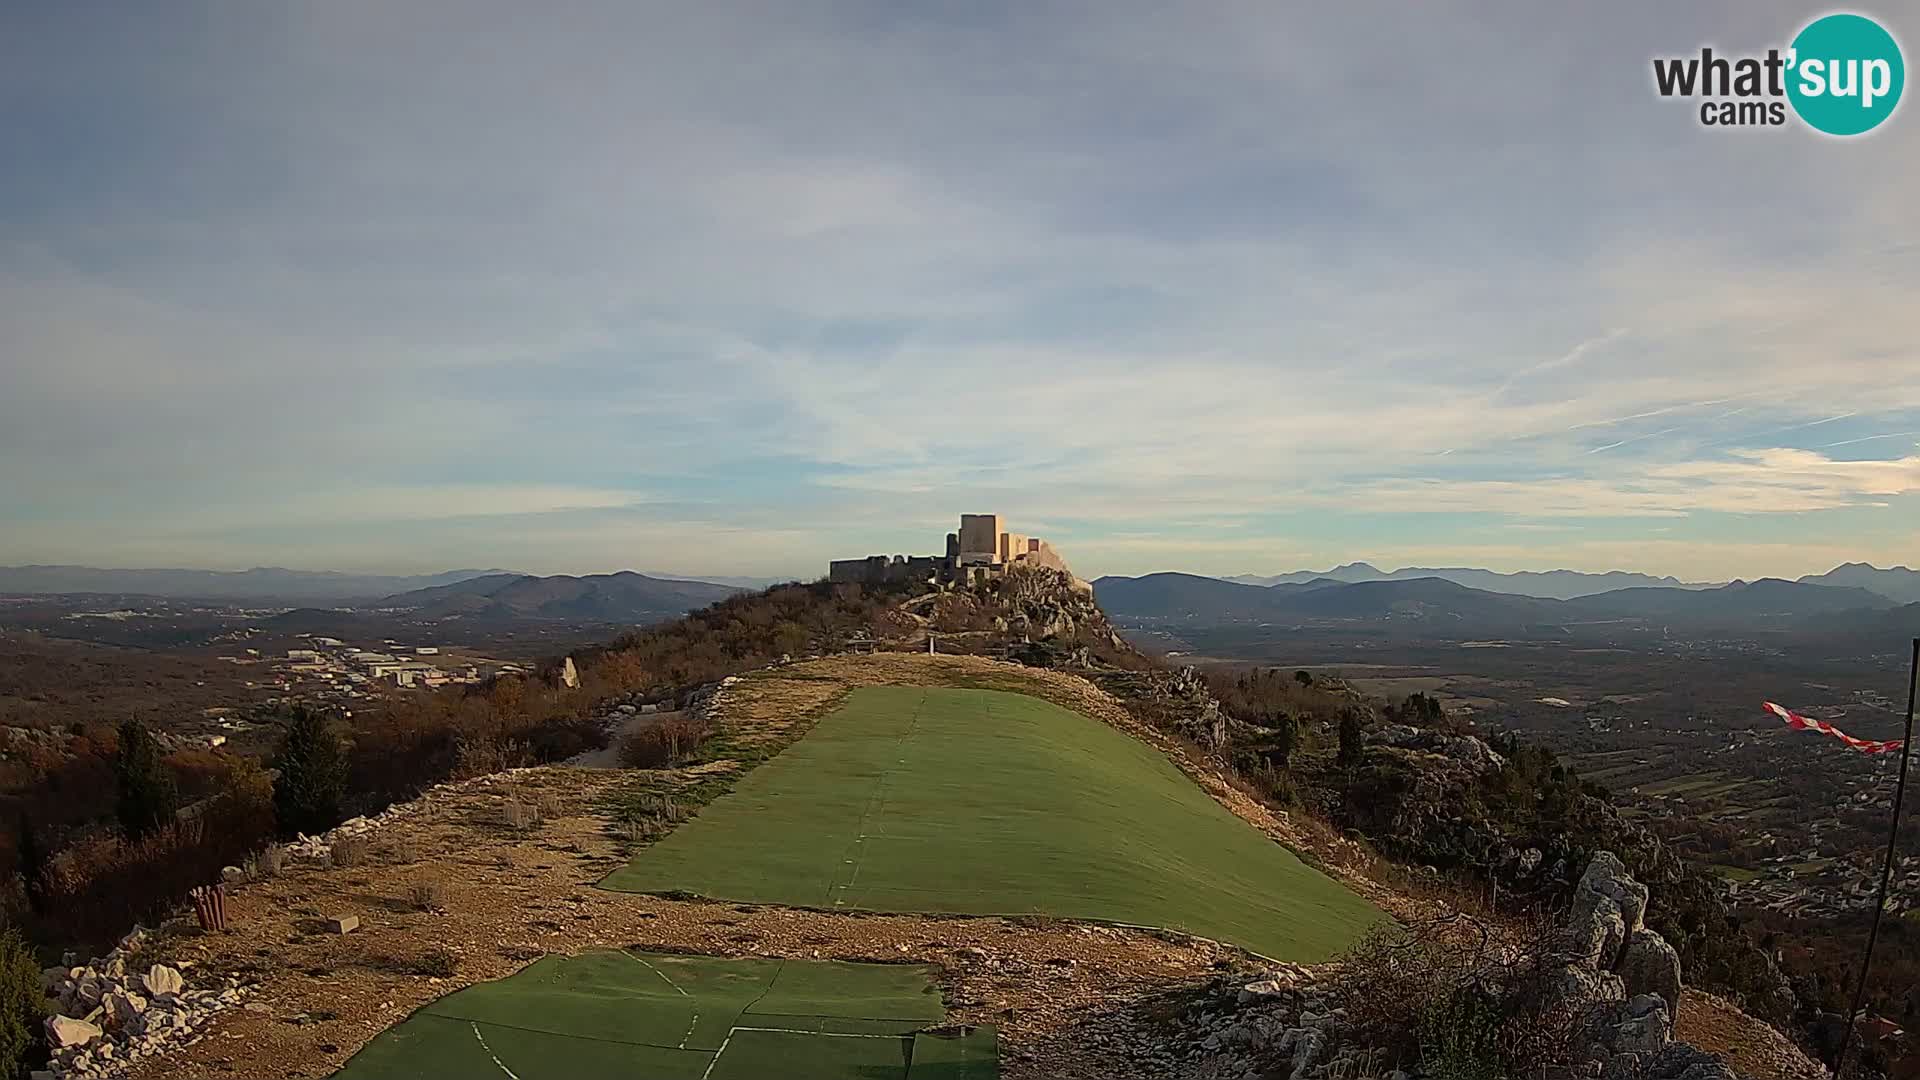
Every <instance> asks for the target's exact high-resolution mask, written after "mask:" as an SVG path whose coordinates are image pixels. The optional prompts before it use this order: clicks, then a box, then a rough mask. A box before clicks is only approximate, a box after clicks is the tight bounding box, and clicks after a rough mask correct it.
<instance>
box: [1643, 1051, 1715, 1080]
mask: <svg viewBox="0 0 1920 1080" xmlns="http://www.w3.org/2000/svg"><path fill="white" fill-rule="evenodd" d="M1640 1077H1641V1080H1739V1074H1738V1073H1736V1072H1734V1071H1733V1069H1732V1068H1731V1067H1730V1066H1728V1065H1727V1063H1726V1062H1725V1061H1722V1060H1721V1059H1720V1058H1718V1057H1715V1056H1714V1055H1712V1054H1709V1053H1707V1052H1706V1051H1704V1050H1700V1049H1697V1048H1695V1047H1692V1046H1689V1045H1687V1044H1686V1043H1673V1044H1671V1045H1669V1046H1668V1047H1667V1048H1666V1049H1664V1050H1661V1051H1660V1052H1659V1053H1657V1054H1654V1055H1652V1056H1651V1057H1650V1058H1649V1059H1647V1060H1646V1061H1645V1062H1643V1063H1642V1064H1641V1067H1640Z"/></svg>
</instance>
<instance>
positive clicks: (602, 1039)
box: [421, 1013, 705, 1080]
mask: <svg viewBox="0 0 1920 1080" xmlns="http://www.w3.org/2000/svg"><path fill="white" fill-rule="evenodd" d="M421 1015H425V1016H427V1017H428V1018H430V1019H434V1020H451V1021H453V1022H454V1023H456V1024H461V1023H465V1024H485V1025H487V1026H488V1027H497V1028H503V1029H505V1030H507V1031H524V1032H526V1033H527V1034H529V1035H552V1036H553V1037H554V1038H557V1039H578V1040H580V1041H582V1042H596V1043H606V1044H607V1045H608V1046H645V1047H649V1048H651V1049H654V1050H678V1049H680V1047H678V1046H668V1045H667V1044H666V1043H656V1042H647V1041H645V1040H643V1039H609V1038H607V1037H606V1036H604V1035H580V1034H577V1033H575V1032H570V1031H553V1030H550V1029H548V1028H537V1027H528V1026H526V1025H525V1024H509V1023H506V1022H504V1021H500V1020H475V1019H473V1018H472V1017H470V1016H449V1015H447V1014H445V1013H424V1014H421ZM701 1052H702V1053H704V1052H705V1051H701ZM515 1080H518V1078H517V1077H516V1078H515Z"/></svg>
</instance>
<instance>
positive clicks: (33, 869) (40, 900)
mask: <svg viewBox="0 0 1920 1080" xmlns="http://www.w3.org/2000/svg"><path fill="white" fill-rule="evenodd" d="M19 861H20V878H21V880H22V881H24V882H25V883H26V891H27V910H28V911H31V912H33V913H34V914H35V915H39V914H41V913H42V910H43V907H44V905H45V904H46V897H47V894H46V882H45V880H44V878H43V876H42V875H44V874H45V873H46V872H47V852H46V849H44V848H42V847H41V846H40V838H39V837H38V836H35V835H34V833H33V819H32V818H31V817H29V816H28V815H27V812H26V810H24V809H23V810H21V811H20V860H19Z"/></svg>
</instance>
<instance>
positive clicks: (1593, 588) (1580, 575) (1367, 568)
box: [1222, 562, 1719, 600]
mask: <svg viewBox="0 0 1920 1080" xmlns="http://www.w3.org/2000/svg"><path fill="white" fill-rule="evenodd" d="M1420 578H1439V579H1440V580H1442V581H1451V582H1453V583H1454V584H1456V585H1465V586H1467V587H1468V588H1470V589H1480V590H1483V591H1486V592H1496V593H1507V594H1510V595H1514V596H1533V597H1538V598H1540V599H1543V600H1571V599H1574V598H1575V597H1580V596H1590V595H1593V594H1594V593H1603V592H1611V591H1613V590H1615V589H1625V588H1631V587H1633V586H1637V585H1645V586H1659V587H1665V588H1676V589H1711V588H1716V587H1718V585H1719V583H1717V582H1716V583H1713V584H1704V583H1696V582H1685V581H1681V580H1680V579H1679V578H1675V577H1654V576H1652V575H1649V574H1636V573H1631V572H1629V571H1625V570H1609V571H1607V572H1606V573H1604V574H1589V573H1585V572H1583V571H1579V570H1521V571H1518V572H1516V573H1511V574H1504V573H1500V572H1498V571H1494V570H1481V569H1478V568H1475V567H1469V566H1443V567H1425V566H1405V567H1401V568H1400V569H1398V570H1392V571H1387V570H1381V569H1380V568H1378V567H1376V566H1374V565H1373V564H1371V563H1366V562H1350V563H1346V564H1345V565H1342V566H1336V567H1334V568H1333V569H1331V570H1328V571H1325V572H1324V573H1322V572H1320V571H1315V570H1296V571H1294V572H1292V573H1289V574H1272V575H1267V576H1261V575H1258V574H1236V575H1234V576H1232V577H1228V578H1223V579H1222V580H1224V581H1232V582H1236V583H1239V584H1242V585H1261V586H1268V585H1292V584H1304V583H1307V582H1311V581H1314V580H1318V579H1331V580H1333V581H1339V582H1345V583H1348V584H1357V583H1359V582H1363V581H1413V580H1418V579H1420Z"/></svg>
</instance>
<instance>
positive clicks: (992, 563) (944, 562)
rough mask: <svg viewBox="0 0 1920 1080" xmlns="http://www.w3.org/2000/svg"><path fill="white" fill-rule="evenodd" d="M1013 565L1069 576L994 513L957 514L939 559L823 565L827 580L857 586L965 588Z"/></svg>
mask: <svg viewBox="0 0 1920 1080" xmlns="http://www.w3.org/2000/svg"><path fill="white" fill-rule="evenodd" d="M1015 566H1036V567H1046V568H1048V569H1051V570H1059V571H1062V572H1065V573H1072V571H1071V570H1069V569H1068V568H1067V561H1066V560H1065V559H1063V558H1061V557H1060V553H1059V552H1058V551H1055V550H1054V548H1053V545H1052V544H1049V543H1047V542H1046V541H1045V540H1042V539H1040V538H1039V537H1037V536H1023V535H1021V534H1020V533H1015V532H1008V531H1007V530H1006V519H1005V518H1003V517H1002V516H1000V515H999V514H961V515H960V529H959V531H958V532H950V533H948V534H947V551H946V554H945V555H869V556H867V557H866V558H864V559H835V560H833V561H832V562H831V563H829V564H828V566H827V580H828V581H835V582H855V583H859V584H863V585H879V584H885V583H891V582H932V583H935V584H962V585H971V584H974V583H976V582H981V581H986V580H989V579H991V578H994V577H998V576H999V575H1001V574H1004V573H1006V572H1007V570H1009V569H1010V568H1012V567H1015Z"/></svg>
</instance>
